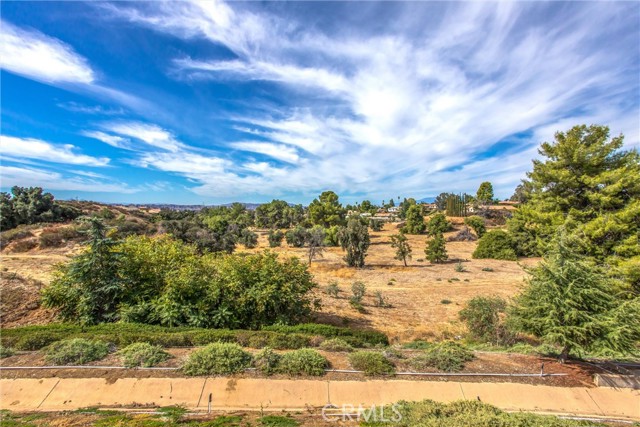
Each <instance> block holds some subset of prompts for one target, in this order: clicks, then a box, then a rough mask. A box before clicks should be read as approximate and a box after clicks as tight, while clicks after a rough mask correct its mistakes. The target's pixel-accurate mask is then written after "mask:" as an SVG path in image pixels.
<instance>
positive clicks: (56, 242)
mask: <svg viewBox="0 0 640 427" xmlns="http://www.w3.org/2000/svg"><path fill="white" fill-rule="evenodd" d="M63 243H64V237H63V236H62V233H60V232H59V231H58V230H57V229H55V228H45V229H44V230H42V233H40V247H41V248H57V247H60V246H62V245H63Z"/></svg>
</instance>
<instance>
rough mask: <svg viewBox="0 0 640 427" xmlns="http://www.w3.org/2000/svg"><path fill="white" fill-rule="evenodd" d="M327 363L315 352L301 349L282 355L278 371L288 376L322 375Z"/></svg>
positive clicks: (327, 365)
mask: <svg viewBox="0 0 640 427" xmlns="http://www.w3.org/2000/svg"><path fill="white" fill-rule="evenodd" d="M328 367H329V361H328V360H327V359H326V358H325V357H324V356H323V355H321V354H320V353H318V352H317V351H316V350H313V349H310V348H302V349H300V350H293V351H290V352H287V353H285V354H283V355H282V358H281V359H280V364H279V367H278V371H279V372H281V373H284V374H288V375H314V376H320V375H324V370H325V369H327V368H328Z"/></svg>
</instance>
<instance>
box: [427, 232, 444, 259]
mask: <svg viewBox="0 0 640 427" xmlns="http://www.w3.org/2000/svg"><path fill="white" fill-rule="evenodd" d="M424 253H425V255H426V256H427V259H428V260H429V262H430V263H432V264H436V263H440V262H443V261H446V260H447V259H448V258H449V256H448V255H447V248H446V245H445V241H444V236H443V235H442V233H437V234H436V235H435V236H434V237H433V238H432V239H431V240H429V241H428V242H427V247H426V248H425V249H424Z"/></svg>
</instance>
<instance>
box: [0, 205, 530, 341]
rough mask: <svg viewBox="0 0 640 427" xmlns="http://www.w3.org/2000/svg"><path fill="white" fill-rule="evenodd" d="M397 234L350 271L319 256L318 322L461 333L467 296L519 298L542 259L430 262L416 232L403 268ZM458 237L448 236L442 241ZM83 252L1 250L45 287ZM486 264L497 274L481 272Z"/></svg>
mask: <svg viewBox="0 0 640 427" xmlns="http://www.w3.org/2000/svg"><path fill="white" fill-rule="evenodd" d="M452 220H453V223H454V225H455V226H456V228H459V227H460V226H461V224H462V219H461V218H452ZM397 231H398V230H397V228H396V224H393V223H389V224H385V226H384V229H383V230H382V231H379V232H371V246H370V248H369V253H368V256H367V258H366V264H367V265H366V266H365V267H364V268H362V269H355V268H348V267H346V265H345V263H344V261H343V260H342V257H343V256H344V254H343V252H342V250H341V249H340V248H327V249H326V250H325V252H324V256H323V257H322V258H318V259H317V260H314V262H313V263H312V265H311V267H310V271H311V272H312V273H313V275H314V277H315V280H316V282H317V283H318V284H319V288H318V289H317V290H316V295H317V297H318V298H320V299H321V301H322V306H323V308H322V311H321V312H320V313H318V314H317V316H316V317H317V319H316V320H318V321H321V322H326V323H332V324H335V325H339V326H345V325H349V326H354V327H367V328H375V329H378V330H380V331H382V332H384V333H386V334H388V335H389V337H390V339H391V340H392V341H394V342H405V341H410V340H413V339H418V338H422V339H431V338H443V337H453V336H456V335H461V334H462V333H464V328H463V327H462V325H460V323H459V322H458V321H457V315H458V312H459V311H460V309H461V308H462V307H463V306H464V304H465V303H466V302H467V301H468V300H469V299H471V298H473V297H476V296H479V295H499V296H502V297H504V298H509V297H512V296H514V295H515V294H516V293H517V292H518V289H519V287H520V286H521V285H522V283H523V278H524V277H525V272H524V270H523V268H522V265H532V264H534V263H536V262H537V260H536V259H523V260H520V261H519V262H514V261H498V260H474V259H472V258H471V253H472V252H473V250H474V249H475V247H476V244H477V243H476V242H447V251H448V253H449V261H448V262H446V263H443V264H430V263H429V262H428V261H424V260H423V259H424V252H423V251H424V247H425V245H426V242H427V239H428V238H427V236H425V235H420V236H413V235H411V236H408V238H409V244H410V245H411V247H412V249H413V259H412V260H410V261H409V263H408V264H409V265H408V266H407V267H404V266H403V265H402V262H401V261H398V260H395V259H394V250H393V248H391V245H390V236H391V235H392V234H395V233H397ZM455 232H456V231H451V232H449V233H446V235H445V237H448V236H449V235H452V234H454V233H455ZM258 234H259V240H258V247H256V248H254V249H245V248H244V247H242V246H240V247H238V252H244V251H246V252H256V251H262V250H264V249H265V248H268V247H269V244H268V240H267V231H264V230H263V231H258ZM36 235H37V233H36ZM78 250H79V247H78V246H74V247H70V248H54V249H46V250H40V249H33V250H31V251H29V252H26V253H21V254H11V253H8V252H7V251H3V252H2V253H0V261H1V262H2V267H3V270H4V271H5V272H9V273H17V274H18V275H20V276H22V277H24V278H26V279H35V280H38V281H41V282H44V283H45V284H47V283H49V281H50V280H51V273H52V271H53V266H54V265H55V264H56V263H58V262H64V261H67V260H68V259H69V256H71V255H72V254H74V253H76V252H77V251H78ZM272 250H273V251H275V252H276V253H278V254H280V255H281V256H282V257H288V256H297V257H300V258H301V259H302V260H304V261H305V262H306V259H307V250H306V249H305V248H289V247H287V245H286V243H285V242H283V245H282V247H279V248H275V249H272ZM457 262H461V263H462V264H463V265H464V267H465V269H466V272H463V273H459V272H456V271H455V264H456V263H457ZM485 267H488V268H492V269H493V270H494V271H493V272H487V271H482V269H483V268H485ZM452 279H454V280H452ZM455 279H458V281H456V280H455ZM333 281H335V282H337V284H338V286H339V287H340V289H341V293H340V296H339V298H337V299H336V298H332V297H329V296H328V295H327V294H326V293H325V292H324V288H325V286H326V285H327V284H329V283H331V282H333ZM355 281H361V282H363V283H365V285H366V287H367V295H366V296H365V299H364V306H365V310H366V313H360V312H358V311H356V310H355V309H354V308H352V307H351V306H350V304H349V301H348V299H349V296H350V295H351V284H352V283H353V282H355ZM0 285H2V290H3V291H4V294H5V296H6V295H7V292H9V293H11V292H12V290H11V288H10V287H7V286H6V280H4V279H3V280H2V281H0ZM376 291H379V292H381V293H382V294H383V296H384V298H385V300H386V301H387V302H388V303H389V304H391V307H390V308H381V307H375V305H374V294H375V292H376ZM445 299H446V300H450V301H451V304H442V303H441V301H442V300H445ZM27 320H28V319H27ZM20 323H21V324H24V323H23V322H20ZM3 326H5V327H6V326H7V325H3Z"/></svg>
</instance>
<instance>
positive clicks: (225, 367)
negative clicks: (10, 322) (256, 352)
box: [182, 343, 252, 375]
mask: <svg viewBox="0 0 640 427" xmlns="http://www.w3.org/2000/svg"><path fill="white" fill-rule="evenodd" d="M251 359H252V358H251V355H250V354H249V353H247V352H246V351H244V350H243V349H242V347H240V346H239V345H238V344H230V343H213V344H209V345H207V346H206V347H204V348H201V349H199V350H196V351H194V352H193V353H191V354H190V355H189V358H188V359H187V361H186V363H185V364H184V366H183V367H182V371H183V372H184V373H185V374H187V375H223V374H235V373H238V372H242V371H244V370H245V369H246V368H248V367H249V366H250V365H251Z"/></svg>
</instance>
